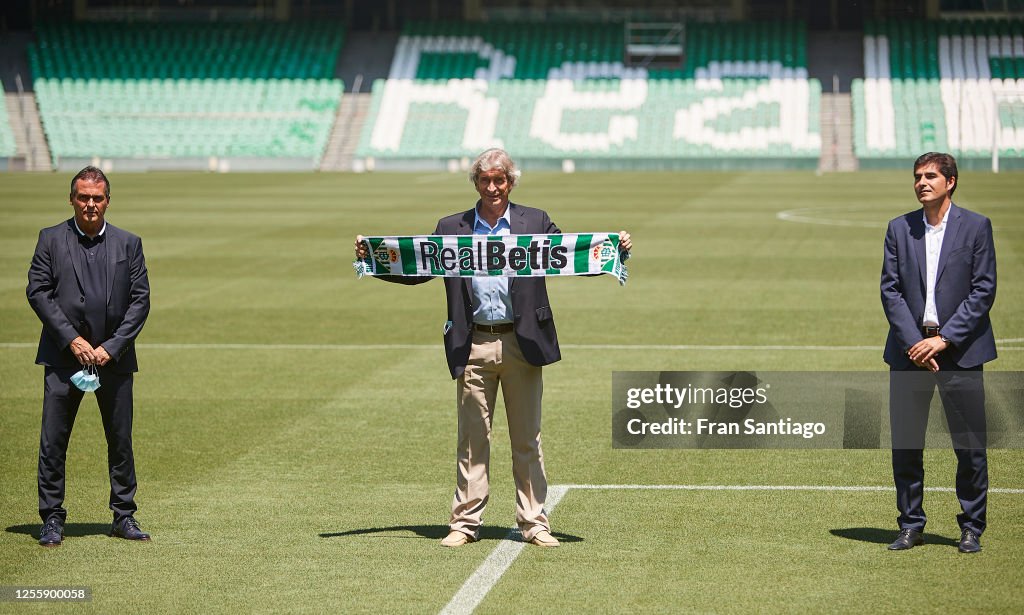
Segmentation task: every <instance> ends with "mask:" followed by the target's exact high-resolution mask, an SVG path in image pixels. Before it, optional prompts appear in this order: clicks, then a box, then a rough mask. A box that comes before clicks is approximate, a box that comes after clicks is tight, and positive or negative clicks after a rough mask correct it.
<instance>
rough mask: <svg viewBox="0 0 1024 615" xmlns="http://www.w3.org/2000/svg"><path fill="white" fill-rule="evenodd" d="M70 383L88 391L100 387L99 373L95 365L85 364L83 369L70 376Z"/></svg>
mask: <svg viewBox="0 0 1024 615" xmlns="http://www.w3.org/2000/svg"><path fill="white" fill-rule="evenodd" d="M71 384H73V385H75V386H76V387H78V388H79V389H80V390H82V391H85V392H86V393H90V392H92V391H95V390H96V389H98V388H100V375H99V372H98V371H97V370H96V366H95V365H86V366H85V369H83V370H82V371H80V372H77V373H75V375H74V376H71Z"/></svg>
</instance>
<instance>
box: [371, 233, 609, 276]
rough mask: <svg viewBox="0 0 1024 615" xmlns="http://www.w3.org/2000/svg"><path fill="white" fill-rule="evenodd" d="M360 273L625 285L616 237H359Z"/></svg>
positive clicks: (601, 234)
mask: <svg viewBox="0 0 1024 615" xmlns="http://www.w3.org/2000/svg"><path fill="white" fill-rule="evenodd" d="M363 239H364V240H365V241H366V242H367V244H368V245H369V248H370V256H369V257H367V258H365V259H357V260H356V261H355V262H354V263H353V267H354V268H355V270H356V275H357V276H358V277H360V278H361V277H363V276H364V275H402V276H441V277H455V278H458V277H473V276H479V277H486V276H502V277H521V276H554V275H591V274H598V273H607V274H611V275H613V276H615V277H616V278H617V279H618V280H619V284H625V283H626V277H627V276H628V273H627V272H626V266H625V265H624V264H623V262H622V261H623V260H624V259H623V258H622V255H621V254H620V253H619V234H618V233H566V234H558V235H416V236H413V237H364V238H363Z"/></svg>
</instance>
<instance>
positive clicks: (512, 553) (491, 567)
mask: <svg viewBox="0 0 1024 615" xmlns="http://www.w3.org/2000/svg"><path fill="white" fill-rule="evenodd" d="M567 491H569V488H568V487H563V486H553V487H551V488H550V489H548V497H547V500H546V501H545V502H544V509H545V510H546V511H548V512H549V513H550V512H551V510H552V509H554V507H555V505H556V504H558V501H559V500H561V499H562V496H564V495H565V494H566V492H567ZM525 546H526V543H525V542H523V539H522V534H520V533H519V530H518V529H516V528H513V529H512V530H510V531H509V533H508V536H506V537H505V538H504V540H502V541H501V542H499V543H498V546H496V547H494V550H493V551H491V554H490V555H488V556H487V559H485V560H484V561H483V563H481V564H480V566H478V567H477V569H476V570H475V571H473V574H471V575H470V576H469V578H468V579H466V582H465V583H463V584H462V587H460V588H459V591H457V592H456V593H455V595H454V596H453V597H452V599H451V600H450V601H449V602H448V604H446V605H445V607H444V608H443V609H441V613H442V614H444V615H462V614H463V613H466V614H468V613H472V612H473V611H474V610H475V609H476V607H477V606H479V605H480V603H481V602H483V599H484V597H485V596H487V593H488V592H489V591H491V588H493V587H494V586H495V585H496V584H497V583H498V579H500V578H501V575H503V574H505V571H506V570H508V568H509V566H511V565H512V562H514V561H515V559H516V558H517V557H519V553H520V552H522V550H523V547H525Z"/></svg>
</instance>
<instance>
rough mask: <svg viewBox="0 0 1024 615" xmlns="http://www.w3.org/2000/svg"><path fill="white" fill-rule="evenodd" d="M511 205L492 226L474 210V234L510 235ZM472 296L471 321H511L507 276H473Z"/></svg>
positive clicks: (491, 323) (478, 211)
mask: <svg viewBox="0 0 1024 615" xmlns="http://www.w3.org/2000/svg"><path fill="white" fill-rule="evenodd" d="M511 209H512V208H511V207H506V208H505V213H504V214H502V216H501V217H500V218H498V222H497V223H496V224H495V225H494V227H493V228H492V227H491V226H490V225H489V224H487V221H486V220H484V219H483V218H481V217H480V210H479V209H478V210H477V211H476V217H475V219H474V221H473V234H474V235H511V234H512V224H511V222H510V221H509V211H510V210H511ZM472 285H473V297H474V299H475V302H474V305H475V306H476V307H475V309H474V310H473V322H474V323H476V324H480V325H500V324H503V323H510V322H512V297H511V296H510V295H509V293H508V278H505V277H486V278H483V277H479V278H478V277H474V278H473V280H472Z"/></svg>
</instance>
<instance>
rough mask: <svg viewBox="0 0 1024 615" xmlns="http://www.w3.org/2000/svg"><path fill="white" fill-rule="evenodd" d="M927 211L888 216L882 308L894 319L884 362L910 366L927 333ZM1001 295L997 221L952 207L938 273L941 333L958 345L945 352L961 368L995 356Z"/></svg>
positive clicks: (937, 288)
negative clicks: (992, 316)
mask: <svg viewBox="0 0 1024 615" xmlns="http://www.w3.org/2000/svg"><path fill="white" fill-rule="evenodd" d="M923 216H924V214H923V210H922V209H917V210H915V211H912V212H910V213H907V214H904V215H902V216H900V217H898V218H895V219H893V220H892V221H890V222H889V229H888V230H887V231H886V233H885V260H884V261H883V262H882V285H881V286H882V307H883V309H884V310H885V316H886V318H888V319H889V337H888V339H887V340H886V342H885V354H884V358H885V362H886V363H888V364H889V365H890V366H892V367H893V368H894V369H908V368H910V367H911V366H912V365H913V362H912V361H911V360H910V358H909V357H907V350H909V349H910V347H911V346H913V345H914V344H916V343H917V342H919V341H921V340H922V339H924V335H922V333H921V324H922V318H923V316H924V304H925V298H926V293H927V289H926V286H925V285H926V280H927V278H926V275H927V261H926V258H925V224H924V219H923ZM995 298H996V251H995V246H994V245H993V243H992V222H991V221H990V220H989V219H988V218H986V217H985V216H982V215H980V214H976V213H974V212H972V211H968V210H966V209H963V208H960V207H957V206H956V205H955V204H951V205H950V206H949V218H948V219H947V221H946V230H945V234H944V235H943V238H942V249H941V250H940V251H939V262H938V268H937V273H936V276H935V307H936V311H937V312H938V316H939V324H940V329H939V332H940V333H941V334H942V335H943V336H944V337H945V338H946V339H948V340H949V341H950V343H951V344H952V345H951V346H950V347H949V348H947V349H946V350H945V351H943V354H944V355H946V357H947V358H949V359H951V360H952V361H953V362H954V363H956V365H958V366H960V367H962V368H970V367H975V366H978V365H981V364H983V363H986V362H988V361H991V360H992V359H995V358H996V342H995V337H994V336H993V334H992V322H991V321H990V320H989V310H991V309H992V303H993V302H994V301H995Z"/></svg>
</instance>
